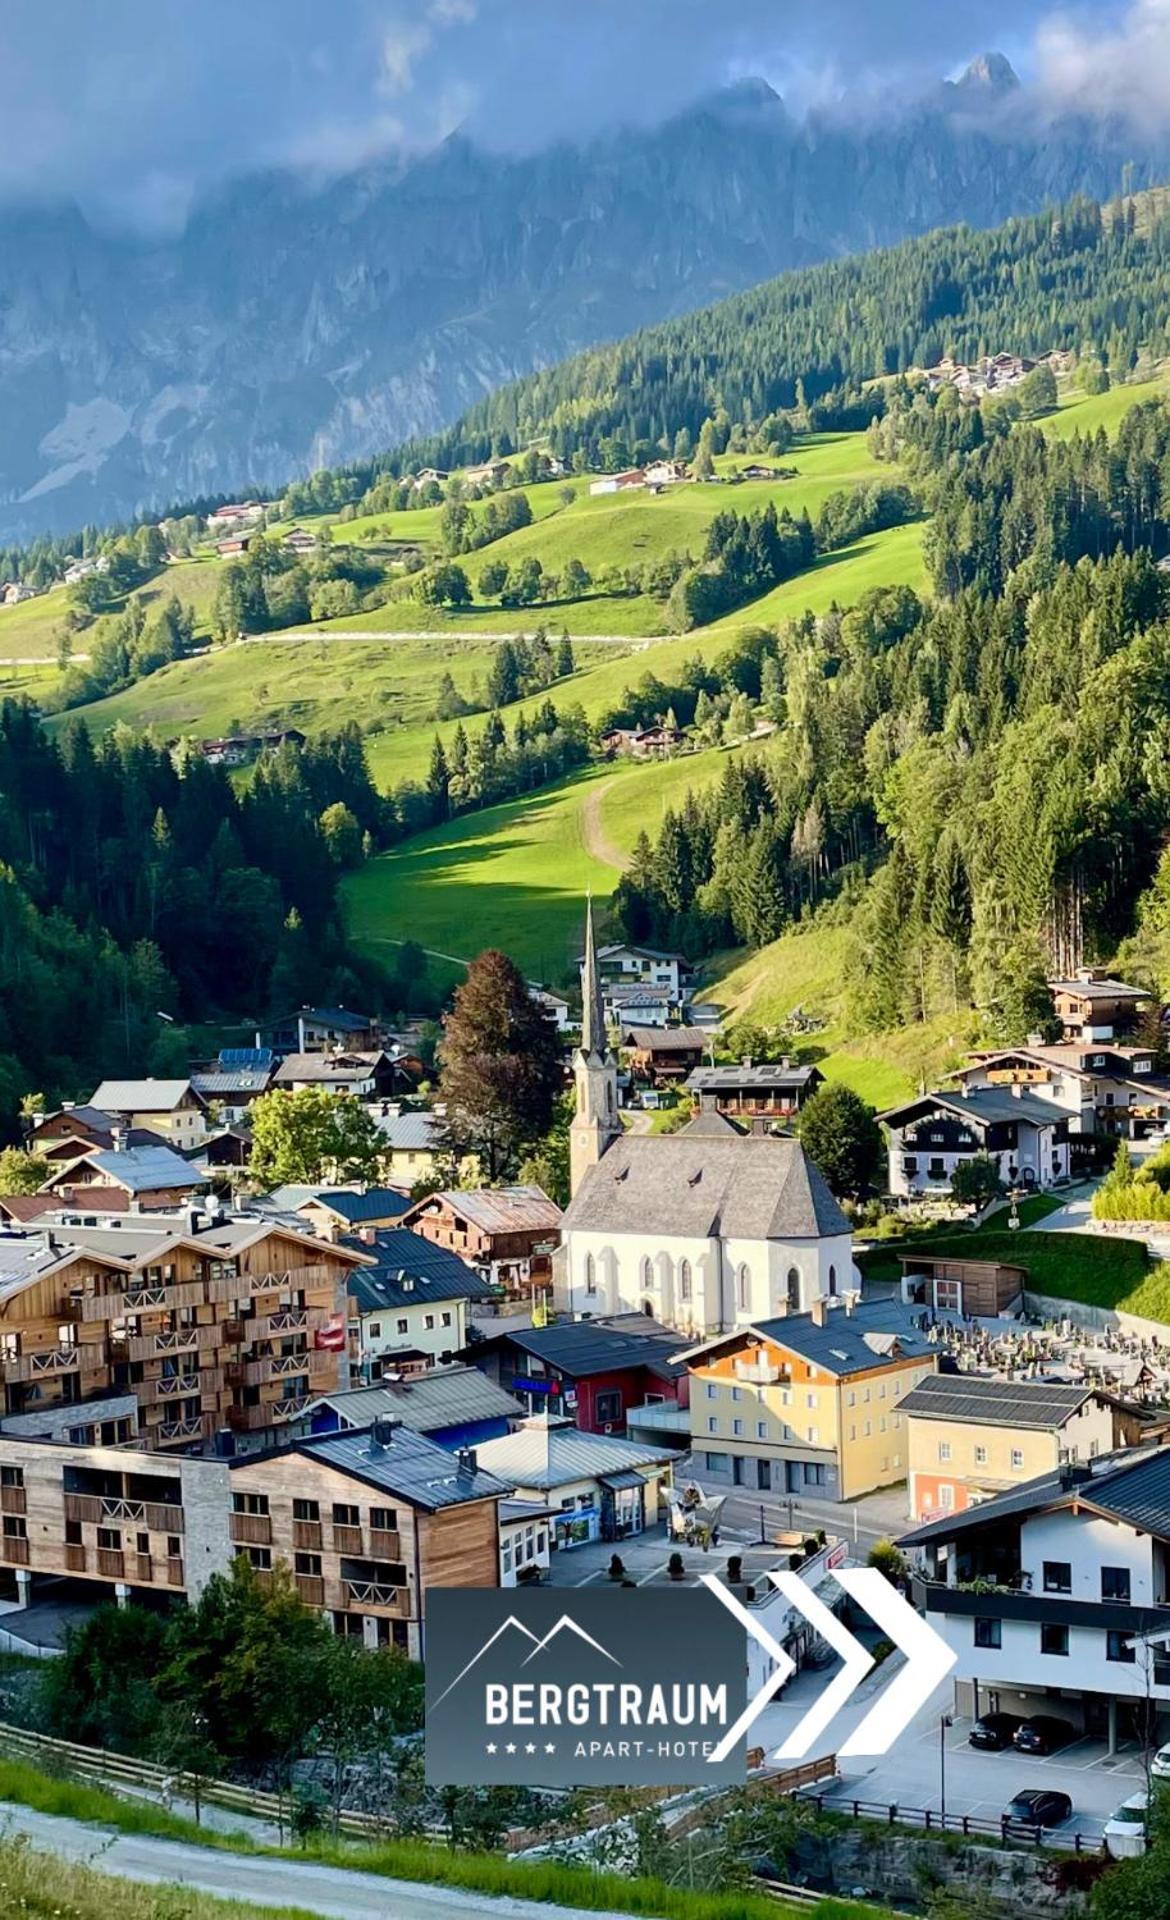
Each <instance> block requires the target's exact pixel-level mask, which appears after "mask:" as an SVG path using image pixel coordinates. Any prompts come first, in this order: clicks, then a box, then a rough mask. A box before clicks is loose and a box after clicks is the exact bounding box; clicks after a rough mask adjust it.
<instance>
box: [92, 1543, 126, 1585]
mask: <svg viewBox="0 0 1170 1920" xmlns="http://www.w3.org/2000/svg"><path fill="white" fill-rule="evenodd" d="M97 1570H98V1572H99V1573H100V1574H104V1575H105V1577H106V1579H107V1580H124V1579H125V1578H126V1555H125V1554H124V1553H123V1552H122V1550H121V1548H120V1547H99V1548H98V1550H97Z"/></svg>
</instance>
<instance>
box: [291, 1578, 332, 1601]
mask: <svg viewBox="0 0 1170 1920" xmlns="http://www.w3.org/2000/svg"><path fill="white" fill-rule="evenodd" d="M294 1578H295V1580H296V1584H297V1592H298V1593H299V1594H300V1596H301V1599H302V1600H303V1601H304V1602H305V1605H306V1606H308V1607H323V1606H324V1605H325V1582H324V1580H323V1579H322V1578H321V1575H320V1574H319V1573H298V1574H295V1575H294Z"/></svg>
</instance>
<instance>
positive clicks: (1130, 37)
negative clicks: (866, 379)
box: [0, 0, 1170, 229]
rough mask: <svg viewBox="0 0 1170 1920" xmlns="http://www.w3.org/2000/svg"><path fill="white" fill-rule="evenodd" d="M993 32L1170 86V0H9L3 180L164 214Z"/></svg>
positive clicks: (1114, 80)
mask: <svg viewBox="0 0 1170 1920" xmlns="http://www.w3.org/2000/svg"><path fill="white" fill-rule="evenodd" d="M989 43H990V44H991V45H994V46H996V47H997V48H998V49H999V50H1001V51H1003V52H1005V53H1006V54H1007V55H1008V57H1009V58H1010V59H1011V60H1012V62H1013V64H1014V65H1015V66H1016V67H1017V69H1018V70H1019V71H1020V72H1021V73H1022V75H1023V76H1024V77H1025V78H1026V79H1028V80H1029V81H1030V82H1032V83H1034V84H1035V85H1036V86H1037V87H1038V88H1039V89H1040V91H1041V92H1042V93H1043V94H1045V95H1046V96H1048V97H1051V98H1052V99H1054V100H1058V101H1059V100H1064V99H1067V98H1069V97H1077V98H1081V97H1084V96H1085V95H1089V96H1090V97H1091V98H1093V100H1094V101H1101V102H1102V103H1103V104H1105V105H1107V106H1118V107H1120V108H1122V109H1123V110H1125V111H1134V112H1138V113H1147V114H1150V115H1153V116H1155V117H1160V116H1161V115H1162V114H1164V112H1165V110H1166V108H1167V104H1168V102H1170V87H1168V86H1167V76H1168V75H1170V0H1117V3H1116V4H1114V0H1096V4H1092V5H1090V4H1086V3H1085V0H1070V4H1068V5H1064V6H1060V5H1053V4H1051V0H1012V4H1011V7H1010V8H1009V9H1000V10H999V18H998V19H997V18H996V10H990V11H989V9H988V8H987V7H986V5H985V4H976V0H945V4H940V0H817V4H816V5H815V6H810V5H809V4H808V0H723V4H720V5H712V4H711V0H199V4H197V5H194V6H193V5H191V4H190V0H183V4H182V5H179V4H177V0H49V4H48V5H46V4H45V0H4V5H3V9H2V11H0V71H2V72H3V74H4V131H3V136H2V138H0V197H3V198H9V199H11V198H14V197H25V196H29V195H32V196H43V197H59V196H72V197H77V198H78V199H79V200H80V201H81V203H82V204H83V206H84V207H85V209H86V211H87V212H88V213H90V214H92V215H96V216H98V217H99V218H103V219H107V220H114V221H116V222H118V223H119V224H130V225H141V226H144V227H151V228H154V229H159V228H164V229H165V228H166V227H167V226H176V225H179V224H181V222H182V220H183V219H184V217H185V215H186V212H187V210H188V208H189V206H190V204H191V201H192V198H193V197H194V196H196V195H197V194H198V193H200V192H201V191H204V190H206V189H207V188H208V187H209V186H212V185H214V184H215V183H216V182H217V181H218V180H220V179H223V178H224V177H227V176H229V175H231V174H234V173H239V172H246V171H250V170H253V169H255V168H260V167H266V166H273V165H276V166H286V165H288V166H293V167H297V168H303V169H306V170H308V171H311V172H315V173H322V174H335V173H338V172H343V171H346V170H348V169H350V168H351V167H354V166H358V165H361V164H363V163H364V162H366V161H368V160H370V159H373V158H375V157H377V156H379V155H381V154H384V153H392V152H396V151H401V150H403V149H407V150H410V149H418V148H420V147H427V146H430V145H433V144H434V143H435V142H436V141H437V140H439V139H441V138H442V137H443V136H444V135H445V134H446V133H448V132H450V131H451V130H452V129H453V128H454V127H456V126H463V127H465V128H466V129H467V130H468V131H469V132H470V133H471V134H472V135H473V136H474V137H475V138H476V139H478V140H480V141H482V142H484V143H485V144H490V145H494V146H503V147H506V148H515V149H518V150H523V149H525V148H531V147H534V146H541V145H544V144H547V143H548V142H549V141H551V140H554V139H557V138H561V137H564V136H565V135H569V136H571V137H574V138H587V137H589V136H590V135H591V134H593V133H596V132H600V131H603V130H605V129H607V128H609V127H612V126H614V125H621V124H627V123H629V122H631V121H636V122H642V123H646V122H653V121H656V120H660V119H662V118H664V117H665V116H667V115H668V114H670V113H671V112H674V111H676V110H678V109H679V108H681V107H683V106H685V104H686V103H687V102H688V101H689V100H691V99H693V98H695V97H696V95H698V94H699V93H701V92H703V91H705V90H706V89H708V88H710V87H713V86H718V85H720V84H721V83H723V82H725V81H727V80H728V79H731V78H734V77H736V76H738V75H742V74H747V73H752V74H755V73H759V74H763V75H764V76H765V77H766V78H767V79H769V80H771V82H772V83H773V85H774V86H776V87H777V88H778V89H779V90H780V91H781V92H783V93H784V95H785V98H786V100H788V101H789V102H790V104H791V105H792V106H793V108H794V109H796V110H799V109H800V108H801V107H802V106H804V105H806V104H808V102H809V101H810V100H818V101H823V100H826V99H835V98H839V97H840V95H841V94H842V93H843V92H849V93H853V92H856V91H857V90H858V89H861V90H880V91H881V92H882V93H888V92H889V90H891V89H893V90H895V91H898V90H913V89H915V88H918V87H921V86H922V85H925V84H927V83H928V82H929V81H930V80H931V79H933V78H937V77H939V76H941V75H943V74H947V73H952V72H954V71H955V70H956V69H957V68H959V67H961V66H962V65H963V64H964V63H965V62H966V60H968V59H969V58H970V57H971V56H972V55H973V54H977V53H979V52H982V51H984V50H986V48H987V47H988V45H989Z"/></svg>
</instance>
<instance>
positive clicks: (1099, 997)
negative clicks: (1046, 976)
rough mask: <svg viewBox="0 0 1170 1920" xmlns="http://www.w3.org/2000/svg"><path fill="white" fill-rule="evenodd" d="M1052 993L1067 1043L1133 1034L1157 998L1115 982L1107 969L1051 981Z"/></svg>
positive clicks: (1082, 969) (1084, 969) (1089, 969)
mask: <svg viewBox="0 0 1170 1920" xmlns="http://www.w3.org/2000/svg"><path fill="white" fill-rule="evenodd" d="M1048 991H1049V992H1050V993H1051V995H1052V1004H1053V1006H1054V1007H1055V1008H1056V1017H1057V1019H1058V1020H1059V1021H1060V1023H1061V1025H1062V1026H1063V1028H1064V1037H1065V1039H1066V1040H1079V1041H1082V1042H1087V1043H1088V1044H1090V1045H1091V1044H1092V1043H1093V1042H1095V1041H1101V1040H1122V1039H1124V1038H1125V1036H1126V1035H1127V1034H1130V1033H1132V1032H1133V1030H1134V1028H1135V1027H1136V1025H1137V1023H1138V1020H1139V1018H1140V1016H1141V1014H1142V1012H1143V1011H1144V1010H1145V1009H1146V1008H1147V1007H1149V1006H1150V1005H1151V1002H1152V999H1153V996H1152V995H1151V994H1150V993H1149V991H1148V990H1147V989H1146V988H1145V987H1134V986H1130V985H1129V984H1128V983H1127V982H1126V981H1124V980H1115V979H1114V978H1113V977H1112V975H1111V974H1110V973H1109V972H1108V970H1107V969H1106V968H1105V967H1078V968H1077V971H1076V973H1075V974H1074V975H1073V977H1072V979H1071V980H1050V981H1049V982H1048Z"/></svg>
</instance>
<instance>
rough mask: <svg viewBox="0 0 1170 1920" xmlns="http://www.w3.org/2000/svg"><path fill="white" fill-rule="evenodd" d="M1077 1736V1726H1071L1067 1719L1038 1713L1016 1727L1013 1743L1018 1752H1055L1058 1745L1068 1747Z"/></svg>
mask: <svg viewBox="0 0 1170 1920" xmlns="http://www.w3.org/2000/svg"><path fill="white" fill-rule="evenodd" d="M1076 1737H1077V1730H1076V1728H1075V1727H1072V1726H1070V1725H1069V1723H1068V1721H1067V1720H1057V1719H1054V1718H1053V1716H1052V1715H1051V1714H1047V1713H1036V1714H1033V1715H1032V1718H1031V1719H1030V1720H1025V1721H1023V1722H1022V1723H1021V1724H1020V1726H1018V1727H1017V1728H1016V1731H1015V1734H1014V1736H1013V1740H1012V1744H1013V1746H1014V1747H1015V1749H1016V1752H1017V1753H1055V1752H1056V1750H1057V1748H1058V1747H1067V1745H1068V1743H1069V1741H1070V1740H1075V1739H1076Z"/></svg>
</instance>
